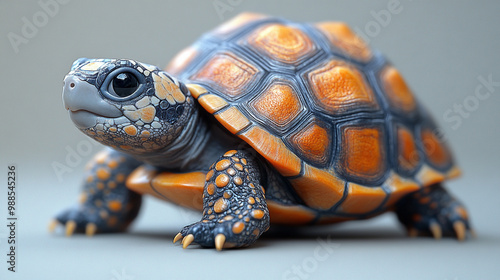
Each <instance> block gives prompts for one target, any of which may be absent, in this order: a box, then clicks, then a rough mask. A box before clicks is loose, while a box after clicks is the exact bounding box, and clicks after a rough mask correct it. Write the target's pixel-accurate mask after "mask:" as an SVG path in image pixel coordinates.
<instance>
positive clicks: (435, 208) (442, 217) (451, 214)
mask: <svg viewBox="0 0 500 280" xmlns="http://www.w3.org/2000/svg"><path fill="white" fill-rule="evenodd" d="M396 214H397V215H398V218H399V221H400V222H401V223H402V224H403V225H404V226H405V227H406V228H407V229H408V232H409V234H410V235H411V236H416V235H420V234H432V235H433V236H434V237H435V238H436V239H439V238H441V236H454V235H455V236H456V237H457V238H458V239H459V240H460V241H462V240H464V239H465V237H466V233H467V231H472V230H471V227H470V223H469V218H468V214H467V211H466V210H465V207H464V206H463V205H462V203H461V202H459V201H458V200H456V199H455V198H454V197H453V196H451V195H450V194H449V193H448V192H447V191H446V190H445V189H444V188H443V187H442V186H441V185H440V184H437V185H434V186H431V187H428V188H425V189H422V190H419V191H417V192H415V193H412V194H410V195H408V196H407V197H405V198H403V199H402V200H401V201H400V202H398V204H397V206H396Z"/></svg>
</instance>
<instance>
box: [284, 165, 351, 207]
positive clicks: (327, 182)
mask: <svg viewBox="0 0 500 280" xmlns="http://www.w3.org/2000/svg"><path fill="white" fill-rule="evenodd" d="M290 182H291V183H292V186H293V188H294V189H295V191H296V192H297V194H298V195H299V196H300V198H302V200H304V202H305V203H306V205H307V206H309V207H312V208H316V209H323V210H326V209H330V208H331V207H332V206H333V205H335V204H336V203H337V202H338V201H339V200H340V199H341V198H342V195H343V194H344V185H345V183H344V181H342V180H341V179H339V178H337V176H335V175H334V174H333V171H326V170H322V169H318V168H315V167H312V166H310V165H308V164H306V163H305V164H304V175H303V176H301V177H298V178H294V179H290Z"/></svg>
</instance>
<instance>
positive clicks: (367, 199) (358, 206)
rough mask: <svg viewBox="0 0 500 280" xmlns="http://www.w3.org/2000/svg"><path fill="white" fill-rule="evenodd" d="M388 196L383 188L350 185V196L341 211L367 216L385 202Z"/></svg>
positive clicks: (348, 195)
mask: <svg viewBox="0 0 500 280" xmlns="http://www.w3.org/2000/svg"><path fill="white" fill-rule="evenodd" d="M385 197H386V194H385V192H384V190H383V189H382V188H381V187H366V186H361V185H358V184H354V183H349V185H348V194H347V197H346V199H345V200H344V202H342V205H341V206H340V209H341V211H342V212H344V213H349V214H366V213H368V212H370V211H373V210H375V209H376V208H377V207H379V206H380V205H381V204H382V202H383V201H384V199H385Z"/></svg>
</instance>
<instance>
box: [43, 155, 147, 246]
mask: <svg viewBox="0 0 500 280" xmlns="http://www.w3.org/2000/svg"><path fill="white" fill-rule="evenodd" d="M139 165H140V162H138V161H137V160H135V159H133V158H131V157H129V156H126V155H124V154H122V153H119V152H117V151H115V150H111V149H106V150H104V151H102V152H100V153H98V154H97V155H96V156H95V157H94V158H93V159H92V161H91V162H90V163H89V165H88V167H87V171H86V172H85V182H84V184H83V191H82V194H81V196H80V201H79V203H77V204H76V205H75V206H73V207H71V208H69V209H67V210H65V211H62V212H61V213H60V214H59V215H57V216H56V219H55V220H54V221H53V222H52V224H51V226H50V228H51V230H54V228H55V227H56V226H57V225H58V224H62V225H65V226H66V235H72V234H73V232H75V231H76V232H83V231H85V232H86V233H87V235H89V236H91V235H93V234H94V233H95V232H117V231H123V230H125V229H126V228H127V226H128V225H129V224H130V223H131V222H132V220H133V219H134V218H135V217H136V216H137V214H138V212H139V207H140V205H141V200H142V198H141V195H139V194H137V193H135V192H133V191H131V190H129V189H127V187H126V186H125V181H126V179H127V176H128V175H129V174H130V172H132V171H133V170H134V169H135V168H137V166H139Z"/></svg>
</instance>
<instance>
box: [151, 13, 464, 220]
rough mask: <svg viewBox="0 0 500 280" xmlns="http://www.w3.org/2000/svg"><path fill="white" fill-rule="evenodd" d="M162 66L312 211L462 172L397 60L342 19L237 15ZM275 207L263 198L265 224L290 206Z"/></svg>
mask: <svg viewBox="0 0 500 280" xmlns="http://www.w3.org/2000/svg"><path fill="white" fill-rule="evenodd" d="M166 71H167V72H169V73H171V74H173V75H176V76H177V77H178V78H179V80H182V81H185V82H186V83H189V84H190V85H189V88H190V91H191V93H192V95H193V96H194V97H195V98H196V99H197V101H198V102H199V104H200V105H201V106H202V107H203V108H204V109H205V110H206V111H207V112H209V113H210V114H213V116H214V117H215V119H216V120H217V121H218V122H220V123H221V124H222V125H223V126H224V127H225V128H226V129H227V130H228V131H229V132H231V133H232V134H234V135H237V136H238V137H239V138H241V139H243V140H244V141H245V142H246V143H248V144H249V145H250V146H252V147H253V148H254V149H255V150H256V151H257V152H258V153H259V154H260V155H261V156H262V157H263V158H265V159H266V160H267V161H268V162H269V163H270V164H272V165H273V166H274V168H275V169H276V170H277V171H278V172H279V173H280V174H281V175H282V176H284V177H285V178H287V179H288V181H289V182H290V183H291V185H292V186H293V188H294V190H295V192H296V193H297V194H298V196H299V197H300V198H301V199H302V200H303V201H304V203H305V205H306V206H307V207H308V208H309V209H314V210H316V211H326V210H330V211H331V210H332V209H333V208H334V207H335V211H334V212H335V213H339V214H345V215H347V216H349V215H351V217H360V215H370V213H376V212H379V211H380V210H381V209H387V208H390V207H391V206H392V205H393V204H394V203H395V202H397V201H398V200H399V199H400V198H401V197H402V196H404V195H406V194H408V193H410V192H413V191H416V190H418V189H419V188H422V187H427V186H430V185H432V184H435V183H437V182H440V181H443V180H445V179H449V178H452V177H455V176H457V175H459V173H460V171H459V170H458V168H457V167H455V165H454V163H453V159H452V155H451V153H450V151H449V149H448V147H447V146H446V144H445V143H443V141H442V139H441V138H442V137H440V135H439V130H438V129H437V128H436V126H435V124H434V122H433V120H432V119H431V117H430V116H429V114H428V113H427V112H426V111H425V110H424V109H423V108H422V106H421V105H420V104H419V103H418V101H417V100H416V98H415V97H414V96H413V94H412V92H411V90H410V89H409V87H408V86H407V85H406V83H405V81H404V80H403V78H402V76H401V74H400V73H399V72H398V70H397V69H396V68H394V67H393V66H392V65H391V64H390V63H389V62H388V61H387V60H386V59H385V58H384V57H383V56H382V55H381V54H379V53H378V52H376V51H373V50H371V49H370V48H369V47H368V46H367V44H366V43H365V42H364V41H363V40H362V39H361V38H360V37H358V36H357V35H355V34H354V33H353V32H352V31H351V29H350V28H349V27H348V26H347V25H346V24H344V23H340V22H323V23H317V24H301V23H294V22H290V21H287V20H284V19H279V18H271V17H266V16H262V15H256V14H248V13H246V14H241V15H239V16H237V17H236V18H234V19H232V20H230V21H229V22H227V23H224V24H223V25H222V26H220V27H218V28H217V29H215V30H214V31H212V32H210V33H208V34H205V35H204V36H202V37H201V39H199V40H198V41H197V42H195V43H194V44H193V45H192V46H190V47H188V48H186V49H185V50H183V51H182V52H180V53H179V54H178V55H177V56H176V57H175V58H174V59H173V61H172V62H171V63H170V64H169V65H168V66H167V68H166ZM178 176H182V175H178ZM196 176H198V177H200V178H203V175H202V174H196ZM196 176H194V177H196ZM179 180H180V179H179ZM191 180H193V179H191ZM201 180H202V181H203V179H201ZM160 181H161V180H160ZM170 181H171V180H170ZM157 184H159V183H157ZM188 185H189V184H188ZM176 195H179V194H178V193H177V194H176ZM186 195H189V192H188V193H187V194H186ZM177 200H178V199H177ZM200 200H201V198H200ZM200 203H201V201H200ZM199 207H201V204H200V205H199ZM276 207H278V206H276V205H275V206H273V204H272V203H269V208H270V211H271V217H272V221H273V222H275V221H279V220H280V218H279V216H280V215H281V216H286V215H291V214H293V215H297V213H294V211H295V210H296V209H295V210H294V209H292V208H290V209H288V210H290V211H288V212H286V213H285V212H283V211H282V212H279V211H276V209H274V211H273V208H276ZM302 210H303V209H302ZM302 210H301V211H296V212H299V213H300V214H301V215H305V214H304V211H302ZM273 212H274V213H276V214H273ZM278 212H279V213H278ZM330 213H331V212H330ZM313 216H314V215H313ZM276 217H278V218H276ZM305 219H306V220H308V218H307V217H306V218H305ZM325 219H327V218H325ZM281 220H283V221H284V220H286V219H285V218H283V219H281ZM320 221H321V220H320ZM324 222H328V220H324Z"/></svg>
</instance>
